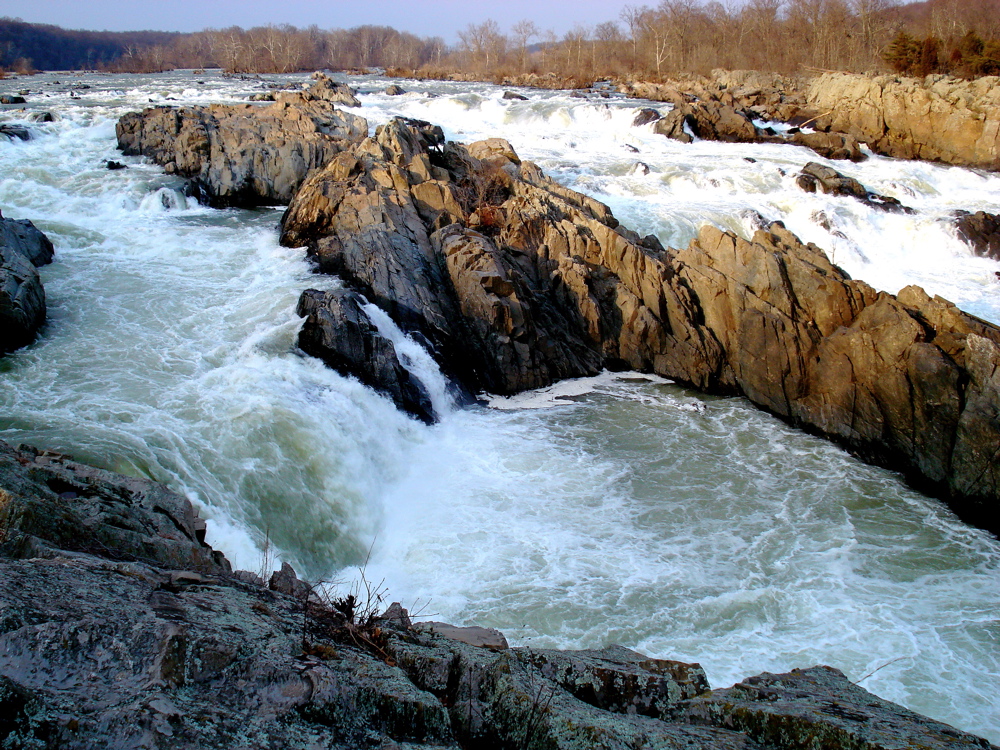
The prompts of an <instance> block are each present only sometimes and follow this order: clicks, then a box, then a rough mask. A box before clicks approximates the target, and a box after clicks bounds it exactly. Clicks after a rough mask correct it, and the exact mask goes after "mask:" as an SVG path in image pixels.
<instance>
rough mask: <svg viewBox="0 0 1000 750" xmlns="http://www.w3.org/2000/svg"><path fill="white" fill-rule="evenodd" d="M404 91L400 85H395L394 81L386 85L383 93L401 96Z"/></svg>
mask: <svg viewBox="0 0 1000 750" xmlns="http://www.w3.org/2000/svg"><path fill="white" fill-rule="evenodd" d="M405 93H406V91H405V90H404V89H403V87H402V86H397V85H396V84H395V83H394V84H392V85H391V86H386V89H385V94H386V96H402V95H403V94H405Z"/></svg>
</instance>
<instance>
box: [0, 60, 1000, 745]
mask: <svg viewBox="0 0 1000 750" xmlns="http://www.w3.org/2000/svg"><path fill="white" fill-rule="evenodd" d="M292 78H295V79H296V80H303V78H302V77H292ZM352 83H353V84H354V85H356V86H359V87H360V89H361V90H362V92H363V93H362V96H361V99H362V103H363V105H362V107H361V108H359V109H358V110H357V111H358V112H359V113H360V114H362V115H364V116H366V117H368V118H369V121H370V122H371V123H372V126H373V127H374V126H375V125H376V124H378V123H380V122H383V121H385V120H386V119H387V118H389V117H390V116H392V115H393V114H405V115H407V116H411V117H419V118H421V119H426V120H431V121H433V122H436V123H439V124H441V125H442V126H443V127H444V129H445V132H446V134H447V135H448V137H450V138H453V139H457V140H466V141H470V140H475V139H477V138H481V137H487V136H502V137H506V138H508V139H509V140H510V141H511V142H512V143H513V144H514V146H515V148H517V150H518V152H519V153H520V155H521V156H522V157H523V158H530V159H532V160H534V161H537V162H538V163H539V164H541V166H542V167H543V168H544V169H546V170H547V171H548V172H549V174H551V175H553V176H554V177H555V178H557V179H559V180H560V181H561V182H563V183H564V184H566V185H569V186H570V187H573V188H575V189H578V190H581V191H583V192H587V193H589V194H591V195H594V196H596V197H598V198H600V199H601V200H603V201H605V202H607V203H608V204H609V205H611V206H612V208H613V209H614V211H615V213H616V215H617V216H618V218H619V219H621V220H622V221H623V222H624V223H625V224H627V225H629V226H631V227H633V228H635V229H637V230H638V231H640V233H642V234H646V233H650V232H655V233H656V234H657V235H658V236H659V237H660V239H661V240H662V241H663V242H664V244H667V245H673V246H678V245H683V244H685V243H686V242H687V241H688V240H689V239H690V238H691V237H692V236H693V235H694V233H695V232H696V230H697V227H698V226H699V225H700V224H702V223H704V222H712V223H715V224H717V225H719V226H722V227H724V228H727V229H732V230H735V231H737V232H740V233H742V234H744V235H747V234H748V233H749V232H751V231H752V229H753V226H754V225H755V222H756V221H757V219H756V218H755V217H756V215H757V214H760V215H762V216H763V217H765V218H766V219H769V220H774V219H781V220H782V221H784V222H785V223H786V224H787V225H788V226H789V228H791V229H792V230H793V231H795V232H796V233H797V234H799V235H800V236H801V237H803V238H804V239H806V240H810V241H813V242H816V243H817V244H819V245H820V246H822V247H824V248H826V249H827V250H828V251H829V253H830V255H831V256H832V258H833V260H834V261H835V262H836V263H838V264H840V265H842V266H843V267H844V268H845V269H846V270H848V271H849V272H850V273H851V274H852V275H853V276H854V277H856V278H861V279H863V280H865V281H867V282H869V283H870V284H872V285H873V286H875V287H876V288H879V289H885V290H887V291H891V292H896V291H898V290H899V289H900V288H901V287H902V286H905V285H906V284H910V283H916V284H920V285H922V286H924V287H925V288H926V289H927V290H928V291H929V292H930V293H932V294H940V295H942V296H944V297H947V298H949V299H951V300H953V301H955V302H957V303H959V304H960V305H961V306H962V307H963V308H965V309H967V310H969V311H970V312H973V313H975V314H977V315H979V316H981V317H984V318H987V319H989V320H993V321H1000V281H998V279H997V277H996V272H997V271H998V270H1000V264H997V263H996V262H993V261H989V260H984V259H979V258H975V257H974V256H973V255H972V253H971V251H970V250H969V248H968V247H966V246H965V245H964V244H962V243H961V242H960V241H959V240H958V239H957V238H956V236H955V232H954V230H953V229H952V228H951V227H950V225H949V223H948V221H947V218H948V216H949V215H950V214H951V212H953V211H954V210H956V209H964V210H969V211H975V210H980V209H984V210H987V211H991V212H994V213H997V212H1000V176H997V175H991V174H981V173H976V172H973V171H969V170H963V169H957V168H947V167H940V166H931V165H927V164H919V163H914V162H906V161H892V160H888V159H883V158H877V157H876V158H872V159H870V160H869V161H868V162H866V163H863V164H859V165H853V164H846V163H839V162H838V163H833V164H832V165H833V166H835V167H836V168H837V169H840V170H841V171H843V172H846V173H848V174H849V175H851V176H854V177H857V178H858V179H859V180H861V182H862V183H864V184H865V185H866V186H868V187H869V188H870V189H873V190H876V191H878V192H880V193H884V194H888V195H891V196H895V197H898V198H899V199H900V200H901V201H902V202H903V203H906V204H908V205H910V206H913V207H914V208H916V209H918V211H917V213H916V214H915V215H912V216H908V215H888V214H882V213H878V212H874V211H872V210H870V209H868V208H866V207H864V206H862V205H861V204H859V203H857V202H856V201H852V200H850V199H847V198H833V197H828V196H823V195H808V194H805V193H802V192H801V191H800V190H798V188H796V187H795V185H794V175H795V173H796V172H797V171H798V169H799V168H801V166H802V165H803V164H804V163H805V162H807V161H810V160H819V159H818V158H817V157H816V156H815V155H813V154H812V153H811V152H809V151H806V150H803V149H800V148H797V147H793V146H775V145H759V146H732V145H723V144H713V143H704V142H697V143H694V144H690V145H684V144H679V143H675V142H672V141H668V140H666V139H664V138H662V137H660V136H657V135H654V134H653V133H652V131H651V130H650V129H649V128H648V126H647V127H633V126H632V124H631V123H632V119H633V118H634V116H635V114H636V111H637V109H638V108H639V107H641V106H644V105H645V106H648V105H649V103H648V102H637V101H628V100H624V99H614V98H611V99H600V98H595V99H590V100H584V99H578V98H571V97H569V96H567V95H566V94H563V93H548V92H537V91H526V90H525V91H521V92H520V93H522V94H524V95H526V96H528V101H513V102H510V101H506V100H503V99H502V98H501V94H502V89H499V88H496V87H493V86H487V85H476V84H442V83H417V82H409V83H404V84H403V85H404V87H405V88H407V89H409V91H410V93H407V94H405V95H403V96H401V97H389V96H386V95H384V94H382V93H381V90H382V89H383V88H384V87H385V86H386V85H387V82H386V81H384V80H381V79H377V78H360V79H353V80H352ZM83 86H89V87H90V88H83ZM261 86H262V83H261V82H259V81H240V80H232V79H224V78H222V77H221V76H219V75H218V74H217V73H212V72H209V73H204V74H201V73H199V74H192V73H190V72H187V73H183V72H179V73H171V74H164V75H159V76H137V77H120V78H116V77H108V76H96V75H86V76H77V75H70V74H45V75H40V76H36V77H33V78H23V79H18V80H15V81H3V82H0V92H2V93H9V92H12V91H13V92H16V91H17V89H21V88H28V89H31V90H32V91H34V92H39V93H36V94H34V95H32V96H30V97H29V102H30V104H29V109H28V112H27V113H25V112H20V111H18V110H17V109H16V108H12V107H7V108H5V109H4V111H2V112H0V121H17V120H20V119H23V118H24V117H25V116H26V114H28V113H30V112H32V111H43V110H47V111H51V112H53V113H54V114H55V115H56V116H57V118H58V119H57V120H56V121H55V122H52V123H45V124H37V123H34V124H31V125H30V127H31V129H32V131H33V133H34V135H35V137H34V139H33V140H31V141H29V142H25V143H22V142H19V141H12V142H8V141H6V140H5V139H2V138H0V210H2V211H3V213H4V216H6V217H8V218H30V219H32V220H34V221H35V222H36V224H37V225H38V226H39V227H40V228H42V229H43V230H44V231H45V232H47V233H48V234H49V236H50V237H51V238H52V240H53V241H54V243H55V245H56V249H57V256H56V262H55V263H54V264H53V265H51V266H48V267H46V268H45V269H43V271H42V274H43V280H44V282H45V288H46V294H47V297H48V302H49V322H48V324H47V325H46V327H45V329H44V331H43V333H42V335H41V337H40V338H39V340H38V342H37V343H36V344H34V345H33V346H31V347H29V348H27V349H24V350H21V351H20V352H18V353H16V354H14V355H12V356H8V357H7V358H5V359H2V360H0V437H3V438H4V439H6V440H8V441H9V442H14V443H18V442H26V443H30V444H34V445H38V446H41V447H44V448H51V449H56V450H62V451H64V452H67V453H70V454H73V455H74V456H76V457H77V458H79V459H80V460H84V461H88V462H91V463H95V464H98V465H102V466H107V467H109V468H112V469H115V470H118V471H122V472H125V473H130V474H136V475H142V476H149V477H152V478H154V479H157V480H160V481H163V482H166V483H167V484H169V485H170V486H172V487H174V488H176V489H178V490H180V491H182V492H185V493H186V494H187V495H188V496H189V497H191V498H192V500H194V501H195V502H196V503H197V504H198V506H199V507H200V508H201V509H202V513H203V514H204V515H205V516H207V517H208V518H209V524H210V525H209V533H210V537H209V540H210V541H211V542H212V543H213V544H214V545H215V546H217V547H219V548H221V549H223V550H224V551H225V552H226V553H227V555H229V556H230V558H231V559H233V560H234V562H235V564H236V565H237V566H240V567H246V568H250V569H257V568H259V567H260V560H261V558H262V556H263V551H262V550H263V548H264V547H265V539H266V540H267V542H266V544H267V545H268V546H269V547H270V548H271V549H274V550H277V553H278V554H279V555H280V557H281V558H282V559H286V560H289V561H291V562H292V563H293V564H294V565H296V567H297V568H298V569H300V570H303V571H305V572H306V574H308V575H309V576H311V577H314V578H315V577H336V576H338V575H339V576H340V577H341V578H345V579H350V578H351V577H352V575H353V573H352V572H351V571H352V567H353V566H356V565H358V564H360V563H362V562H363V561H364V560H365V559H366V557H367V558H368V564H367V571H366V574H367V577H368V578H369V579H373V580H375V581H376V582H377V581H379V580H382V579H384V580H385V587H386V589H387V590H388V595H389V597H390V598H391V599H399V600H400V601H402V602H403V604H404V605H405V606H408V607H409V608H411V609H415V610H421V611H422V613H423V614H424V615H425V616H431V615H433V618H434V619H444V620H449V621H452V622H456V623H470V624H471V623H477V624H482V625H492V626H496V627H499V628H501V629H502V630H503V631H504V632H505V633H506V634H507V635H508V637H509V638H510V639H511V640H512V641H513V642H514V643H517V644H521V645H529V646H546V647H547V646H558V647H565V648H581V647H593V646H600V645H603V644H607V643H612V642H617V643H622V644H624V645H627V646H629V647H632V648H636V649H638V650H640V651H643V652H646V653H649V654H652V655H656V656H660V657H664V658H679V659H684V660H691V661H699V662H701V663H702V664H703V665H704V666H705V668H706V669H707V671H708V674H709V678H710V680H711V681H712V683H713V685H716V686H721V685H725V684H730V683H732V682H733V681H735V680H737V679H739V678H742V677H745V676H748V675H750V674H755V673H757V672H760V671H763V670H770V671H778V670H787V669H790V668H792V667H796V666H803V667H804V666H810V665H812V664H816V663H823V664H830V665H832V666H835V667H838V668H840V669H841V670H843V671H844V672H845V673H846V674H847V675H848V676H849V677H850V678H851V679H854V680H860V679H862V678H864V680H863V682H862V683H861V684H862V685H863V686H865V687H867V688H869V689H871V690H873V691H875V692H877V693H878V694H880V695H882V696H884V697H886V698H889V699H891V700H894V701H897V702H900V703H902V704H904V705H906V706H908V707H910V708H912V709H914V710H917V711H920V712H922V713H926V714H929V715H931V716H934V717H936V718H940V719H942V720H944V721H947V722H949V723H951V724H954V725H956V726H958V727H960V728H962V729H966V730H969V731H973V732H976V733H978V734H981V735H984V736H986V737H988V738H990V739H991V740H992V741H994V742H998V741H1000V705H998V698H997V696H998V695H1000V649H998V645H1000V543H998V542H997V540H996V539H995V538H993V537H992V536H990V535H988V534H986V533H984V532H982V531H979V530H976V529H973V528H970V527H968V526H966V525H964V524H962V523H961V522H959V521H958V520H957V519H956V518H955V517H954V516H953V515H952V514H951V513H950V512H949V511H948V510H947V509H946V508H945V507H944V506H942V505H941V504H940V503H939V502H937V501H935V500H932V499H929V498H926V497H923V496H921V495H919V494H916V493H914V492H913V491H911V490H909V489H908V488H907V487H906V486H905V485H903V484H902V483H901V481H900V480H899V478H898V477H897V476H896V475H894V474H892V473H890V472H886V471H883V470H880V469H876V468H873V467H870V466H866V465H864V464H860V463H859V462H857V461H855V460H853V459H851V458H850V457H849V456H847V455H846V454H845V453H844V452H843V451H841V450H840V449H838V448H836V447H835V446H833V445H831V444H829V443H827V442H825V441H822V440H818V439H815V438H812V437H809V436H807V435H804V434H802V433H799V432H797V431H795V430H792V429H789V428H788V427H787V426H785V425H784V424H782V423H781V422H779V421H777V420H775V419H773V418H770V417H768V416H766V415H764V414H762V413H760V412H758V411H757V410H755V409H754V408H753V407H751V406H750V405H749V404H748V403H747V402H745V401H744V400H741V399H719V398H709V397H704V396H700V395H698V394H696V393H693V392H690V391H686V390H684V389H682V388H679V387H677V386H675V385H673V384H671V383H669V382H666V381H662V380H659V379H655V378H647V377H644V376H639V375H603V376H600V377H597V378H591V379H584V380H579V381H571V382H567V383H562V384H559V385H557V386H555V387H553V388H551V389H547V390H545V391H540V392H534V393H529V394H523V395H522V396H519V397H516V398H513V399H493V400H492V401H491V406H490V407H489V408H485V407H476V408H470V409H462V410H457V409H454V408H448V407H447V396H446V392H445V384H444V382H443V381H442V380H441V378H440V376H439V375H438V374H437V373H436V371H435V370H434V367H433V363H432V362H430V361H429V359H428V358H427V356H426V354H424V353H423V351H422V350H420V348H419V347H418V346H417V345H416V344H414V343H412V342H408V341H406V340H405V339H404V338H403V336H402V334H401V333H399V331H397V330H395V329H394V328H393V326H392V324H391V321H389V320H388V319H382V320H379V321H378V323H379V325H380V326H381V327H382V328H383V330H385V331H386V332H387V333H389V334H390V335H391V336H393V337H394V338H396V339H397V341H399V342H400V345H401V346H403V347H404V348H405V349H406V350H407V352H408V354H409V356H410V358H411V359H412V360H413V362H414V365H413V366H414V367H415V368H417V369H419V370H420V372H421V373H423V376H424V378H425V379H426V380H428V381H430V382H432V383H433V385H434V389H435V394H434V395H435V399H436V402H437V404H438V405H439V407H442V408H444V409H445V411H446V412H447V413H446V416H445V418H444V419H443V421H442V422H441V423H440V424H438V425H436V426H433V427H425V426H424V425H422V424H419V423H417V422H415V421H414V420H411V419H408V418H406V417H404V416H402V415H401V414H400V413H398V412H397V411H396V410H395V409H394V408H393V407H392V405H391V404H390V403H389V402H387V401H386V400H385V399H382V398H380V397H378V396H377V395H375V394H374V393H373V392H371V391H370V390H368V389H366V388H364V387H362V386H361V385H359V384H358V383H357V382H356V381H353V380H350V379H345V378H342V377H340V376H338V375H336V374H335V373H333V372H332V371H329V370H327V369H326V368H324V367H323V366H322V365H320V364H319V363H318V362H317V361H315V360H312V359H310V358H308V357H305V356H303V355H302V354H301V353H299V352H297V351H296V349H295V337H296V333H297V330H298V327H299V325H300V322H299V320H298V319H297V317H296V316H295V312H294V308H295V302H296V300H297V298H298V295H299V293H300V292H301V291H302V290H303V289H305V288H307V287H318V288H328V287H332V286H334V285H336V284H337V283H338V281H337V280H336V279H333V278H330V277H321V276H316V275H314V274H313V273H312V271H311V269H310V267H309V265H308V264H307V262H306V261H305V259H304V257H303V253H302V251H301V250H295V249H287V248H281V247H279V246H278V244H277V232H276V229H275V226H276V223H277V221H278V219H279V217H280V210H279V209H277V208H276V209H261V210H257V211H242V210H225V211H217V210H211V209H206V208H203V207H199V206H197V205H196V204H193V203H191V202H189V201H188V200H186V199H185V198H184V196H183V193H182V187H183V186H182V184H181V182H180V181H179V180H177V179H175V178H171V177H168V176H166V175H164V174H163V173H162V170H160V169H159V168H157V167H154V166H152V165H149V164H145V163H143V161H142V160H141V159H137V158H124V157H122V156H121V155H120V154H119V153H118V152H117V151H116V150H115V137H114V124H115V121H116V120H117V118H118V117H119V116H120V115H121V114H122V113H124V112H126V111H130V110H134V109H137V108H141V107H143V106H147V105H148V104H149V103H150V102H155V103H158V104H161V103H171V102H174V101H176V102H178V103H198V102H210V101H239V100H243V99H245V97H246V95H247V94H248V93H250V92H252V91H255V90H259V89H260V88H261ZM657 106H661V107H662V108H663V109H666V107H665V106H664V105H657ZM108 159H116V160H119V161H122V162H125V163H127V164H128V166H129V168H128V169H127V170H120V171H108V170H107V169H105V166H104V165H105V162H106V161H107V160H108ZM640 161H641V162H642V163H643V165H644V167H642V166H640V167H638V168H637V162H640Z"/></svg>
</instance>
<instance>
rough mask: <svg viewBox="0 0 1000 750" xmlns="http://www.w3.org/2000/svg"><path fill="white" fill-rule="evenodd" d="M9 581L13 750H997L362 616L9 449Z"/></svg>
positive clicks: (70, 469) (822, 708)
mask: <svg viewBox="0 0 1000 750" xmlns="http://www.w3.org/2000/svg"><path fill="white" fill-rule="evenodd" d="M73 528H77V529H78V530H79V533H78V534H77V535H75V536H74V534H72V533H71V531H72V529H73ZM0 580H2V581H3V586H0V746H2V747H9V748H19V749H20V748H39V749H41V748H54V747H58V748H68V749H73V750H84V749H88V750H89V748H94V747H118V748H132V747H137V748H138V747H143V748H163V749H164V750H167V749H169V750H178V748H220V749H221V748H232V747H336V748H373V747H400V746H402V747H435V748H460V747H466V748H467V747H495V748H510V749H511V750H514V749H521V748H532V749H538V750H540V749H541V748H566V749H567V750H569V749H570V748H607V749H608V750H610V749H611V748H615V749H618V748H621V749H624V748H654V747H655V748H678V750H680V748H686V749H687V750H698V749H704V750H709V749H712V750H718V749H719V748H722V749H723V750H726V749H732V750H737V749H739V750H764V749H765V748H766V749H768V750H785V749H786V748H787V749H788V750H792V748H801V747H813V746H815V747H823V748H828V749H829V750H854V749H855V748H858V747H864V748H867V749H868V750H882V749H883V748H884V749H885V750H895V749H896V748H899V747H922V748H928V750H937V749H938V748H941V749H942V750H944V749H945V748H948V749H949V750H964V749H965V748H969V749H970V750H971V749H972V748H977V749H980V750H981V749H983V748H986V749H988V748H990V747H991V746H990V745H989V743H987V742H986V741H985V740H982V739H980V738H977V737H975V736H973V735H970V734H967V733H965V732H961V731H959V730H956V729H953V728H952V727H949V726H946V725H944V724H941V723H940V722H935V721H932V720H930V719H928V718H926V717H922V716H919V715H917V714H914V713H912V712H910V711H907V710H906V709H904V708H902V707H900V706H896V705H894V704H891V703H888V702H887V701H883V700H881V699H879V698H878V697H877V696H874V695H872V694H871V693H868V692H867V691H865V690H863V689H861V688H859V687H857V686H855V685H853V684H851V683H850V682H848V681H847V680H846V678H844V676H843V675H841V674H840V673H839V672H837V671H836V670H833V669H831V668H829V667H814V668H812V669H806V670H795V671H793V672H791V673H788V674H782V675H772V674H763V675H760V676H758V677H752V678H749V679H747V680H744V681H743V682H741V683H739V684H737V685H735V686H734V687H732V688H729V689H725V690H715V691H712V690H710V687H709V684H708V682H707V680H706V679H705V673H704V671H703V670H702V669H701V667H700V666H698V665H697V664H685V663H682V662H677V661H670V660H665V659H653V658H649V657H646V656H643V655H642V654H639V653H636V652H635V651H631V650H629V649H627V648H623V647H621V646H609V647H607V648H604V649H597V650H590V651H554V650H536V649H527V648H514V649H511V648H508V647H507V645H506V641H504V640H503V638H502V636H499V639H498V638H497V637H492V638H491V639H489V640H488V641H487V642H484V643H483V646H485V647H482V646H477V645H473V643H475V642H478V641H476V640H475V639H473V638H469V637H467V633H466V632H465V631H467V630H469V629H463V628H450V630H449V628H448V627H447V626H442V627H439V628H437V629H435V630H428V629H426V628H424V627H421V626H420V625H419V624H417V625H412V624H411V623H410V621H409V617H408V616H407V613H406V611H405V610H403V609H402V608H401V607H399V605H393V606H392V607H390V608H389V610H388V611H387V612H386V613H385V614H384V615H383V616H382V617H381V618H379V617H373V618H368V617H361V618H360V619H359V617H358V616H357V615H356V614H351V615H348V614H347V613H348V612H349V611H351V610H350V608H348V607H345V606H344V601H343V600H339V601H338V600H336V599H333V600H329V599H324V598H322V597H319V596H317V594H316V593H315V592H314V590H313V588H312V587H310V586H309V585H308V584H306V583H305V582H303V581H300V580H298V579H297V577H296V576H295V573H294V571H293V570H292V569H291V567H290V566H288V565H285V566H284V567H283V568H282V570H281V571H280V572H277V573H275V574H274V575H273V576H271V585H270V586H265V585H264V583H263V581H261V580H260V578H259V577H257V576H256V575H254V574H250V573H246V572H242V571H241V572H237V573H231V572H230V568H229V564H228V563H227V562H226V560H225V559H224V558H223V557H222V556H221V555H220V554H219V553H218V552H215V551H213V550H212V549H211V548H210V547H208V546H207V545H205V544H204V543H203V542H202V541H200V532H199V522H198V519H197V515H196V514H195V513H194V511H193V510H192V508H191V507H190V505H189V504H188V503H187V501H186V500H185V499H184V498H182V497H180V496H178V495H175V494H174V493H171V492H169V491H168V490H166V489H165V488H162V487H159V486H157V485H155V484H154V483H152V482H148V481H145V480H137V479H131V478H127V477H122V476H118V475H114V474H111V473H110V472H106V471H101V470H97V469H93V468H90V467H86V466H83V465H82V464H78V463H75V462H73V461H71V460H69V459H67V458H65V457H60V456H57V455H54V454H48V453H44V452H39V451H37V450H34V449H25V448H22V449H13V448H11V447H10V446H8V445H6V444H4V443H0ZM494 632H495V631H494ZM449 635H451V636H452V637H449ZM498 635H499V634H498ZM469 641H472V642H473V643H470V642H469Z"/></svg>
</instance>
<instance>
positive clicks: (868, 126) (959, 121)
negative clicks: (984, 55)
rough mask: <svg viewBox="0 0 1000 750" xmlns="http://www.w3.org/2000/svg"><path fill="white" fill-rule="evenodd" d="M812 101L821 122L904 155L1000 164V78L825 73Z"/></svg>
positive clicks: (811, 92)
mask: <svg viewBox="0 0 1000 750" xmlns="http://www.w3.org/2000/svg"><path fill="white" fill-rule="evenodd" d="M806 99H807V102H808V104H809V106H811V107H812V108H814V109H816V110H817V111H818V112H821V113H823V116H822V117H821V118H819V120H817V125H818V126H819V127H820V128H821V129H824V130H834V131H839V132H843V133H847V134H849V135H852V136H854V137H855V138H857V139H858V140H859V141H863V142H865V143H867V144H868V145H869V146H870V147H871V148H872V150H874V151H876V152H877V153H880V154H885V155H887V156H895V157H899V158H902V159H926V160H928V161H938V162H944V163H946V164H958V165H962V166H970V167H982V168H984V169H993V170H996V169H1000V78H997V77H996V76H988V77H983V78H977V79H975V80H972V81H963V80H959V79H955V78H950V77H948V76H942V75H931V76H927V78H923V79H920V78H900V77H897V76H866V75H856V74H849V73H826V74H824V75H821V76H819V77H817V78H815V79H813V80H812V81H810V83H809V85H808V88H807V91H806Z"/></svg>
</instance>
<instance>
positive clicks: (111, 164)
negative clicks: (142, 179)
mask: <svg viewBox="0 0 1000 750" xmlns="http://www.w3.org/2000/svg"><path fill="white" fill-rule="evenodd" d="M104 166H105V168H106V169H109V170H111V171H112V172H116V171H118V170H119V169H128V167H127V166H125V165H124V164H122V163H121V162H120V161H113V160H108V161H107V162H106V163H105V165H104Z"/></svg>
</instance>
